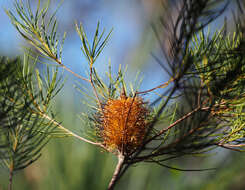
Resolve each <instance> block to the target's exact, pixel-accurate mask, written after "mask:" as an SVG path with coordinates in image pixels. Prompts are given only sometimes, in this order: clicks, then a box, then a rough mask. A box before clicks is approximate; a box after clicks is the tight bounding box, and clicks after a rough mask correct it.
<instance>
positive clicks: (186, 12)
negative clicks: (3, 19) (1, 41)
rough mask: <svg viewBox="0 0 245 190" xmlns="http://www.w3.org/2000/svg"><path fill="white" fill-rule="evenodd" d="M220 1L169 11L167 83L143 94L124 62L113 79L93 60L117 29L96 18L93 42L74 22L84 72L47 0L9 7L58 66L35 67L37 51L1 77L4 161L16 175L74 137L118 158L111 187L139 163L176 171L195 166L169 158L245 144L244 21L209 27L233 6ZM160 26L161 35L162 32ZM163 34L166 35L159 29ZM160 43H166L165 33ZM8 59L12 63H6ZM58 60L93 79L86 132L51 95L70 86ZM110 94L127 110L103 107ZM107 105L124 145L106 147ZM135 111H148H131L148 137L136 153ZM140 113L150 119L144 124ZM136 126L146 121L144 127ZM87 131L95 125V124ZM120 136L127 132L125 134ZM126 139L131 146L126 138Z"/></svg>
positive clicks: (81, 88) (18, 23)
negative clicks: (66, 53) (56, 113)
mask: <svg viewBox="0 0 245 190" xmlns="http://www.w3.org/2000/svg"><path fill="white" fill-rule="evenodd" d="M221 2H222V1H219V2H215V1H212V0H210V1H183V4H181V6H182V8H181V10H180V12H179V13H178V15H177V19H176V22H175V23H172V26H171V27H173V28H168V27H166V25H164V24H163V23H164V22H165V21H164V19H163V18H162V17H161V18H160V20H161V21H162V25H163V29H162V30H166V29H167V31H168V32H169V34H170V35H171V38H170V44H171V47H170V55H169V57H170V58H169V59H168V60H169V62H168V68H166V67H163V68H164V69H165V70H167V71H168V73H169V74H170V76H169V80H168V81H167V82H165V83H163V84H161V85H159V86H156V87H154V88H152V89H149V90H145V91H141V92H140V91H137V87H135V88H134V87H131V92H130V90H129V89H130V85H129V84H127V83H126V82H125V73H126V69H121V67H120V68H119V71H118V73H117V75H116V76H113V74H112V71H111V66H110V64H109V71H108V73H107V77H108V79H107V81H106V80H104V79H102V78H101V77H100V75H99V73H98V72H97V71H96V68H95V67H94V63H95V61H96V60H97V58H98V56H99V55H100V54H101V52H102V50H103V49H104V47H105V46H106V44H107V42H108V40H109V37H110V35H111V32H112V30H111V31H110V32H109V33H108V34H107V35H105V37H104V34H105V30H103V31H102V32H101V33H100V28H99V25H100V24H99V22H98V24H97V27H96V30H95V34H94V37H93V41H92V43H90V42H89V40H88V39H87V36H86V33H85V31H84V29H83V26H82V25H81V24H80V25H79V26H78V25H77V24H76V30H77V33H78V35H79V37H80V39H81V45H82V47H81V50H82V53H83V54H84V56H85V57H86V58H87V60H88V62H89V76H88V78H85V77H82V76H80V75H78V74H76V73H74V72H73V71H71V70H70V69H69V68H67V67H66V66H65V65H64V64H63V63H62V57H61V54H62V47H63V42H64V39H65V34H64V37H63V40H62V41H61V42H60V40H59V37H58V34H57V27H58V24H57V20H56V19H55V13H56V11H55V12H54V14H52V15H51V16H50V17H48V16H47V15H48V8H49V1H48V3H47V4H46V5H43V7H42V8H41V2H40V0H39V1H38V5H37V9H36V11H34V12H33V11H32V9H31V6H30V2H29V1H27V2H26V4H23V2H22V1H21V0H19V1H16V2H15V11H16V13H17V16H15V15H14V14H13V13H12V12H11V11H6V13H7V14H8V16H9V17H10V19H11V21H12V23H13V25H14V26H15V27H16V29H17V30H18V32H19V33H20V34H21V35H22V36H23V37H24V38H25V39H26V40H27V41H28V42H29V43H30V44H31V45H33V46H34V47H35V48H36V49H37V50H38V51H39V53H40V54H41V55H42V56H44V57H45V58H46V59H48V60H52V61H54V62H56V63H57V64H58V65H57V67H55V68H53V69H50V65H47V66H46V70H43V71H41V70H38V69H37V68H36V64H37V63H40V62H41V61H40V59H39V58H38V57H37V58H35V56H33V52H31V51H27V52H26V54H25V56H24V59H23V65H22V64H21V61H20V60H18V61H15V62H16V65H17V69H16V70H14V71H13V73H14V75H15V76H17V77H16V78H17V80H16V79H15V77H13V76H12V73H9V74H8V77H6V79H4V78H3V79H1V80H0V84H1V85H2V87H3V88H2V90H1V91H0V92H1V94H0V95H1V103H2V104H1V106H2V107H3V108H2V110H3V114H1V115H3V117H2V118H1V124H2V123H4V124H2V125H3V128H1V130H2V131H3V132H2V133H1V137H0V140H1V141H0V143H1V144H0V147H1V153H2V156H1V159H2V160H3V162H2V163H4V164H5V165H6V166H7V167H8V168H9V170H10V177H11V175H12V172H14V171H16V170H20V169H23V168H25V167H26V166H28V165H29V164H31V163H32V162H33V161H35V160H37V159H38V158H39V156H40V151H41V149H42V148H43V146H44V145H45V144H46V143H47V141H48V139H49V138H50V137H52V136H73V137H76V138H77V139H79V140H82V141H85V142H87V143H90V144H93V145H96V146H99V147H101V148H103V149H104V150H107V151H108V152H111V153H113V154H114V155H116V156H117V157H118V165H117V167H116V169H115V172H114V174H113V177H112V179H111V182H110V184H109V187H108V189H110V190H111V189H113V188H114V185H115V184H116V182H117V181H118V180H119V179H120V178H121V176H122V175H123V174H124V172H125V171H126V170H127V169H128V168H129V167H130V166H132V165H135V164H136V163H139V162H150V163H151V162H152V163H156V164H158V165H160V166H163V167H166V168H169V169H175V170H183V171H190V170H188V169H179V168H176V167H172V166H169V165H167V164H165V162H166V161H168V160H172V159H176V158H179V157H183V156H187V155H188V156H197V155H198V156H199V155H202V154H203V153H206V152H208V151H209V150H211V149H213V148H215V147H224V148H229V149H235V150H242V149H243V147H244V144H242V143H243V142H244V134H245V132H244V124H243V123H244V120H245V118H244V113H243V112H244V100H245V99H244V83H245V81H244V78H245V77H244V71H245V70H244V69H245V68H244V65H245V63H244V61H245V57H244V53H243V51H244V47H243V46H244V45H243V44H244V34H243V31H242V27H237V28H236V31H235V32H234V34H233V35H229V34H226V32H225V29H221V30H220V31H218V32H216V33H214V34H212V35H210V33H208V34H207V35H206V34H205V32H204V28H205V27H206V26H207V25H208V24H209V23H210V22H212V21H213V20H214V19H216V18H217V17H218V16H219V15H221V14H222V13H223V12H224V11H225V9H226V7H227V6H228V3H224V4H223V6H222V8H221V9H219V10H216V11H212V10H213V9H214V8H215V7H217V6H218V5H220V3H221ZM46 20H47V21H48V22H46ZM156 28H158V27H156ZM162 30H161V31H160V32H161V33H164V32H163V31H162ZM200 31H201V32H200ZM165 32H166V31H165ZM198 32H199V33H198ZM156 34H157V36H158V37H159V35H158V33H157V32H156ZM159 42H160V43H162V42H161V39H160V38H159ZM91 44H92V45H91ZM161 47H162V46H161ZM165 54H166V55H167V53H165ZM5 62H6V61H5ZM5 62H4V64H7V63H8V62H7V63H5ZM4 64H3V65H4ZM12 65H13V64H12ZM58 66H61V67H62V68H64V69H66V70H67V71H68V72H70V73H72V74H73V75H75V76H76V77H78V78H80V79H82V80H83V81H86V82H88V83H89V84H90V87H91V89H92V92H93V95H91V93H90V91H91V90H90V89H87V88H86V87H85V86H84V84H82V83H81V84H79V87H77V89H79V91H80V92H81V93H82V94H83V95H85V96H86V97H87V98H88V100H89V101H88V102H86V104H87V106H88V107H89V108H90V109H89V111H87V112H86V113H83V115H82V116H83V119H84V120H83V124H84V125H85V126H86V127H87V128H86V127H84V129H85V132H86V133H87V135H88V136H89V137H88V139H86V138H84V137H81V136H79V135H77V134H75V133H73V132H71V131H70V130H68V129H66V128H64V127H63V126H62V125H61V124H60V123H59V122H57V121H56V120H54V117H53V114H52V111H51V105H52V100H53V98H54V97H55V95H56V94H57V93H58V92H59V91H60V90H61V88H62V87H63V83H62V75H61V76H60V77H58ZM11 67H12V66H11ZM11 67H10V68H11ZM6 68H7V66H3V68H1V70H2V72H5V70H6ZM11 70H12V69H10V71H11ZM107 83H108V84H107ZM12 85H13V87H12ZM131 86H132V85H131ZM165 87H168V90H165V91H164V92H163V93H162V94H160V95H159V98H158V99H156V100H155V101H153V102H152V104H149V103H146V102H144V101H143V100H142V99H141V98H140V99H138V104H139V107H138V108H137V107H136V111H135V110H134V112H133V111H132V109H133V106H134V101H137V98H138V96H141V95H143V94H148V93H150V92H153V91H155V90H156V89H161V88H165ZM108 100H119V101H121V102H124V104H123V105H122V106H121V107H122V108H121V107H120V108H118V107H117V106H118V105H121V104H118V105H116V106H115V107H116V108H115V110H113V111H111V110H106V109H105V107H106V105H107V104H109V103H108V102H110V101H108ZM128 100H130V101H131V100H132V103H131V105H130V106H127V103H125V102H126V101H128ZM139 100H140V101H139ZM141 100H142V101H141ZM159 102H160V103H159ZM143 104H144V105H143ZM143 106H145V107H144V108H145V109H144V110H145V111H144V113H142V112H138V110H137V109H141V108H142V109H143ZM150 106H151V107H150ZM128 108H129V109H128ZM121 110H122V111H121ZM125 110H127V112H126V114H125V113H124V112H125ZM105 111H107V112H108V113H109V114H110V113H111V114H119V116H118V117H115V118H119V121H118V120H116V121H113V120H112V121H113V122H112V124H113V126H117V124H118V123H119V124H120V126H122V131H119V132H118V131H116V133H115V137H117V136H118V137H119V138H120V139H116V140H118V141H120V142H121V144H120V143H119V145H120V146H122V147H120V148H119V147H116V148H115V150H111V149H110V147H107V145H106V143H105V142H104V141H105V140H104V139H103V136H101V134H103V133H102V132H105V133H106V132H107V133H110V132H112V133H111V134H113V132H115V131H110V130H113V127H112V128H110V130H109V131H105V129H106V127H107V126H106V125H107V123H106V122H107V120H105ZM131 111H132V112H133V113H135V114H138V113H142V114H145V115H133V117H132V118H133V121H132V123H133V124H132V125H134V126H133V127H132V126H131V127H132V130H134V129H135V130H141V131H140V132H139V131H137V132H139V133H137V134H142V136H143V138H142V142H141V141H140V143H139V145H138V144H137V143H136V144H137V146H135V147H133V149H132V150H130V151H124V150H126V149H127V148H128V147H130V145H129V144H130V143H129V142H130V140H128V139H133V138H136V137H135V136H128V134H127V124H128V122H129V121H128V120H129V118H131V115H130V114H131ZM148 112H149V113H148ZM15 113H17V115H16V114H15ZM19 114H20V115H19ZM50 114H51V115H52V117H50V116H49V115H50ZM125 115H126V118H124V116H125ZM113 116H115V115H112V117H110V118H114V117H113ZM122 116H123V118H122ZM108 118H109V116H108ZM139 119H140V120H143V122H139V121H138V120H139ZM2 121H4V122H2ZM5 121H7V125H6V124H5V123H6V122H5ZM105 123H106V124H105ZM108 123H109V122H108ZM137 123H142V126H139V127H138V129H137V127H136V124H137ZM114 124H115V125H114ZM119 124H118V125H119ZM5 125H6V126H5ZM89 128H90V130H87V129H89ZM119 133H121V134H123V137H122V138H121V137H120V134H119ZM118 134H119V135H118ZM90 139H91V140H90ZM125 139H126V140H125ZM127 140H128V141H127ZM125 142H126V144H123V143H125ZM195 171H200V169H197V170H195ZM10 184H11V180H10Z"/></svg>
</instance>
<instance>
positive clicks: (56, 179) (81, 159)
mask: <svg viewBox="0 0 245 190" xmlns="http://www.w3.org/2000/svg"><path fill="white" fill-rule="evenodd" d="M13 3H14V1H12V0H1V1H0V29H1V30H0V31H1V32H0V54H1V55H5V56H9V57H14V56H17V55H21V54H22V52H23V50H22V48H21V46H22V45H26V44H25V42H24V40H23V39H22V38H21V37H20V35H19V34H18V33H17V31H16V30H15V28H14V27H13V26H12V25H11V23H10V20H9V18H8V17H7V15H6V14H5V12H4V9H12V10H13ZM31 3H33V6H35V3H36V1H31ZM58 3H59V1H58V0H51V5H52V6H51V9H53V10H55V8H56V6H57V5H58ZM162 3H163V4H164V1H162V0H121V1H115V0H72V1H68V0H67V1H64V2H63V3H62V6H61V8H60V9H59V11H58V12H57V18H58V21H59V30H60V32H61V33H63V32H64V31H66V32H67V38H66V40H65V45H64V50H63V63H64V64H65V65H66V66H67V67H69V68H70V69H71V70H73V71H76V72H77V73H78V74H80V75H82V76H85V75H86V71H87V69H88V65H87V63H86V60H85V58H84V57H83V55H82V52H81V50H80V39H79V37H78V35H77V34H76V31H75V28H74V23H75V21H77V22H82V23H83V25H84V28H85V30H86V32H87V34H88V38H89V39H91V38H92V36H93V34H94V31H95V28H96V24H97V21H100V23H101V27H102V28H105V29H106V31H109V30H110V29H111V28H113V33H112V37H111V39H110V41H109V43H108V45H107V47H106V48H105V49H104V52H103V53H102V54H101V56H100V58H99V59H98V60H97V62H96V64H95V67H96V68H97V69H98V72H99V73H100V74H101V76H102V77H103V76H105V70H107V67H108V62H109V61H111V64H112V69H113V71H114V72H116V71H117V70H118V68H119V65H120V64H121V65H122V66H123V67H126V65H127V67H128V75H127V80H128V81H132V80H134V77H135V73H136V72H138V71H140V77H142V78H143V82H142V85H141V87H140V89H141V90H146V89H149V88H151V87H154V86H156V85H159V84H161V83H162V82H164V81H166V80H167V79H168V76H167V75H166V73H164V71H163V70H162V69H161V67H160V66H159V65H158V63H156V61H155V60H154V59H153V57H152V56H151V53H152V52H157V54H159V56H160V57H161V56H163V55H160V53H159V47H158V46H159V44H157V40H156V38H155V35H154V32H153V31H152V28H151V23H152V21H154V19H155V18H157V15H158V14H160V13H161V11H163V9H162V8H161V7H162ZM168 8H169V9H171V7H168ZM232 9H234V10H235V7H234V5H233V4H232V3H231V5H230V6H229V9H227V11H226V12H225V13H224V16H226V17H227V21H228V26H229V23H230V24H231V23H232V17H231V10H232ZM171 11H173V14H174V11H176V9H173V10H171ZM224 16H222V17H220V18H219V19H217V20H216V21H215V23H213V24H211V26H210V29H211V30H212V31H215V30H216V29H217V28H219V27H221V26H222V25H223V21H224ZM231 25H232V24H231ZM229 29H230V30H232V28H229ZM162 61H163V62H164V59H162ZM64 75H65V76H66V78H67V82H66V85H65V87H64V88H63V90H62V91H61V92H60V93H59V95H58V96H57V97H56V99H55V104H54V105H53V110H54V112H55V113H57V120H58V121H61V122H62V124H63V125H64V126H65V127H67V128H69V129H71V130H73V131H75V132H77V133H78V134H81V133H82V129H83V126H82V125H81V121H80V119H79V118H78V116H79V114H80V113H81V112H83V111H85V110H86V107H85V106H84V105H83V104H82V101H83V96H82V95H81V94H79V93H78V92H77V90H76V89H75V88H74V84H75V83H76V81H77V79H76V78H75V77H74V76H72V75H70V74H69V73H66V72H65V73H64ZM79 82H81V81H79ZM154 96H155V95H154V94H151V95H150V96H147V101H151V100H152V99H154ZM42 152H43V155H42V157H41V158H40V159H39V160H38V161H37V162H35V163H34V164H32V165H31V166H30V167H28V168H26V169H25V170H24V171H21V172H19V173H17V174H16V175H15V177H14V189H18V190H29V189H30V190H34V189H35V190H43V189H47V190H49V189H50V190H51V189H58V190H68V189H71V190H78V189H79V190H81V189H86V190H90V189H91V190H94V189H106V187H107V184H108V183H109V181H110V179H111V176H112V173H113V170H114V167H115V165H116V157H114V156H113V155H111V154H108V153H106V152H104V151H101V150H100V149H98V148H96V147H94V146H92V145H88V144H86V143H83V142H80V141H78V140H76V139H73V138H63V139H53V140H51V141H50V143H49V144H48V145H47V146H46V147H45V148H44V149H43V151H42ZM244 161H245V155H244V154H241V153H235V152H229V151H225V150H219V149H216V150H215V151H214V152H212V153H210V154H209V155H208V156H206V157H202V158H200V159H195V160H192V159H181V160H179V161H178V162H175V163H170V164H171V165H172V166H176V167H180V168H188V169H189V168H193V169H195V168H198V169H199V168H213V167H216V168H217V169H216V170H215V171H203V172H180V171H175V170H169V169H165V168H161V167H160V166H157V165H154V164H151V165H150V164H144V163H141V164H139V165H136V166H135V167H132V168H131V169H129V170H128V172H127V173H126V175H125V176H124V177H123V178H122V179H121V181H120V182H119V184H118V185H117V187H116V189H121V190H123V189H128V190H142V189H149V190H159V189H171V190H172V189H173V190H185V189H188V190H191V189H193V190H194V189H195V190H196V189H203V190H214V189H218V190H219V189H227V190H229V189H233V190H236V189H237V190H239V189H245V170H244V169H245V165H244ZM7 184H8V174H7V172H6V171H4V169H0V190H5V189H7Z"/></svg>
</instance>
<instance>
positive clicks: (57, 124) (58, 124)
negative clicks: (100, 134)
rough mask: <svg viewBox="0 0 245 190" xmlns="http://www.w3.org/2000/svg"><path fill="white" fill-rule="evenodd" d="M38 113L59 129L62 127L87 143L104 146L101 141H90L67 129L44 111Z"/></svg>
mask: <svg viewBox="0 0 245 190" xmlns="http://www.w3.org/2000/svg"><path fill="white" fill-rule="evenodd" d="M39 115H41V116H42V117H43V118H45V119H48V120H49V121H50V122H52V123H53V124H54V125H56V126H57V127H59V128H60V129H62V130H63V131H65V132H66V133H67V134H69V135H71V136H73V137H75V138H77V139H79V140H81V141H84V142H87V143H89V144H93V145H96V146H100V147H102V148H105V147H104V145H102V144H101V143H97V142H93V141H90V140H88V139H85V138H83V137H81V136H79V135H77V134H75V133H73V132H72V131H70V130H69V129H67V128H65V127H63V126H62V125H61V124H60V123H58V122H57V121H55V120H54V119H52V118H50V117H49V116H48V115H46V114H44V113H40V114H39Z"/></svg>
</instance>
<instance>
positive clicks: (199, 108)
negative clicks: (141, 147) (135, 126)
mask: <svg viewBox="0 0 245 190" xmlns="http://www.w3.org/2000/svg"><path fill="white" fill-rule="evenodd" d="M199 110H201V107H200V106H198V107H197V108H196V109H194V110H192V111H191V112H189V113H187V114H186V115H184V116H183V117H181V118H180V119H178V120H177V121H175V122H174V123H172V124H171V125H169V126H168V127H167V128H165V129H162V130H161V131H160V132H159V133H158V134H156V135H154V136H153V137H151V138H150V139H149V140H147V142H150V141H152V140H153V139H155V138H157V137H159V136H160V135H162V134H163V133H165V132H166V131H168V130H169V129H171V128H173V127H174V126H175V125H177V124H178V123H180V122H182V121H183V120H185V119H187V118H188V117H190V116H192V115H193V114H194V113H196V112H197V111H199Z"/></svg>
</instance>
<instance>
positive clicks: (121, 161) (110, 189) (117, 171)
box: [108, 154, 125, 190]
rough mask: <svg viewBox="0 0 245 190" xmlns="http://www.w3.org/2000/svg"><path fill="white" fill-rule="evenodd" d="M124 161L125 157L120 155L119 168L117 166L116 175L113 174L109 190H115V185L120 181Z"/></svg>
mask: <svg viewBox="0 0 245 190" xmlns="http://www.w3.org/2000/svg"><path fill="white" fill-rule="evenodd" d="M124 160H125V157H124V156H123V155H122V154H119V155H118V162H117V166H116V169H115V171H114V174H113V176H112V178H111V181H110V183H109V186H108V190H113V189H114V187H115V185H116V182H117V181H118V180H119V178H120V175H119V174H120V172H121V170H122V167H123V164H124Z"/></svg>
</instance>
